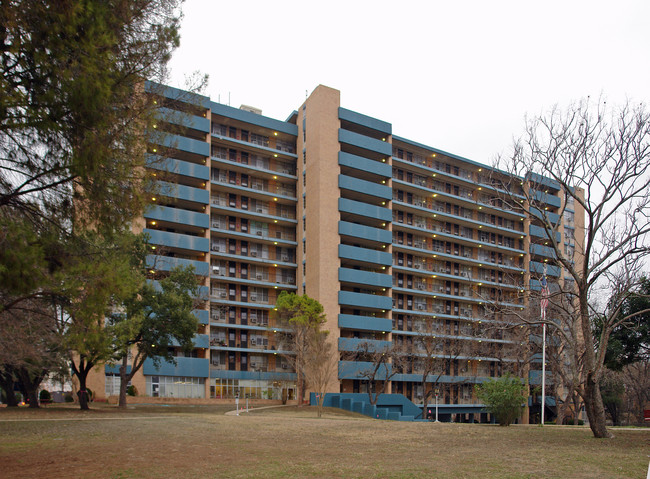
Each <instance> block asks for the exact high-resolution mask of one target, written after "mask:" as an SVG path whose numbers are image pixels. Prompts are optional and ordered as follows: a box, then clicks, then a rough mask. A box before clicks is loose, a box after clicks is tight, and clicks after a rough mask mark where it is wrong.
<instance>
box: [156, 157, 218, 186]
mask: <svg viewBox="0 0 650 479" xmlns="http://www.w3.org/2000/svg"><path fill="white" fill-rule="evenodd" d="M147 166H148V167H149V168H153V169H154V170H160V171H168V172H169V173H175V174H177V175H183V176H189V177H191V178H199V179H201V180H206V181H207V180H209V179H210V168H208V167H207V166H206V165H197V164H196V163H192V162H191V161H184V160H178V159H176V158H164V157H162V156H159V155H149V154H148V155H147Z"/></svg>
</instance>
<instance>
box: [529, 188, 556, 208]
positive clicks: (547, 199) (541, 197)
mask: <svg viewBox="0 0 650 479" xmlns="http://www.w3.org/2000/svg"><path fill="white" fill-rule="evenodd" d="M533 198H534V199H535V201H541V202H543V203H546V204H548V205H551V206H554V207H556V208H559V207H560V206H561V205H562V201H561V200H560V198H558V197H557V196H554V195H550V194H548V193H544V192H543V191H539V190H536V191H535V194H534V195H533Z"/></svg>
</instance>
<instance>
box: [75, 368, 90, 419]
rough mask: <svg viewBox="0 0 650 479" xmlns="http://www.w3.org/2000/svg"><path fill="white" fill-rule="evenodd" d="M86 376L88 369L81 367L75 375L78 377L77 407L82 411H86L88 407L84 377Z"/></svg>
mask: <svg viewBox="0 0 650 479" xmlns="http://www.w3.org/2000/svg"><path fill="white" fill-rule="evenodd" d="M87 376H88V371H87V370H85V368H84V369H81V370H80V371H79V374H78V375H77V378H78V379H79V391H77V397H78V398H79V408H80V409H81V410H83V411H87V410H89V409H90V407H89V406H88V402H89V399H90V398H89V397H88V390H87V389H86V377H87Z"/></svg>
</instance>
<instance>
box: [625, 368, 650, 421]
mask: <svg viewBox="0 0 650 479" xmlns="http://www.w3.org/2000/svg"><path fill="white" fill-rule="evenodd" d="M621 375H622V378H623V384H624V385H625V396H626V399H627V401H626V402H627V404H628V412H629V413H631V414H633V415H634V422H635V423H636V424H637V425H639V426H642V425H643V424H644V416H643V411H644V409H646V404H647V403H648V402H650V361H649V360H645V361H638V362H636V363H632V364H628V365H627V366H625V367H624V368H623V371H622V372H621ZM628 422H630V421H628Z"/></svg>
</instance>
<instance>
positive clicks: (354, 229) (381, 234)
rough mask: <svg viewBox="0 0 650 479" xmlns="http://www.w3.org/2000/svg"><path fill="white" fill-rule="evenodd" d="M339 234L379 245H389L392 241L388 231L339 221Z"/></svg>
mask: <svg viewBox="0 0 650 479" xmlns="http://www.w3.org/2000/svg"><path fill="white" fill-rule="evenodd" d="M339 234H340V235H341V236H348V237H351V238H354V239H361V240H366V241H370V242H374V243H379V244H390V242H391V240H392V235H391V232H390V231H388V230H382V229H379V228H373V227H371V226H364V225H359V224H356V223H348V222H347V221H339Z"/></svg>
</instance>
